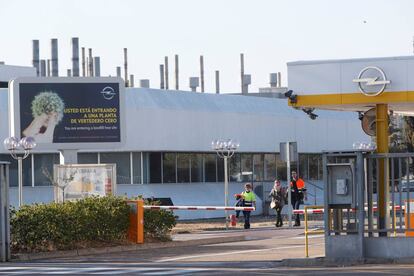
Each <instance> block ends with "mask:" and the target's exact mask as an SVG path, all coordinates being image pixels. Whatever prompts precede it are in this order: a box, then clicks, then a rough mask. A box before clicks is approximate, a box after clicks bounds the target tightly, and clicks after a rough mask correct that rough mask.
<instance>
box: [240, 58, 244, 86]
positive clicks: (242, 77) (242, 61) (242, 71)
mask: <svg viewBox="0 0 414 276" xmlns="http://www.w3.org/2000/svg"><path fill="white" fill-rule="evenodd" d="M240 76H241V92H242V94H244V93H245V92H244V91H243V89H244V83H243V81H244V54H240Z"/></svg>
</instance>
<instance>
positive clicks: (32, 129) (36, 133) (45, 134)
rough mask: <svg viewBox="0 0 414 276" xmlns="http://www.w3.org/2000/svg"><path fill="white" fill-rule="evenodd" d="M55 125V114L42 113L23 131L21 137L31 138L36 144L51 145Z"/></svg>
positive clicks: (56, 116)
mask: <svg viewBox="0 0 414 276" xmlns="http://www.w3.org/2000/svg"><path fill="white" fill-rule="evenodd" d="M57 124H58V113H57V112H51V113H49V114H45V113H43V114H41V115H39V116H37V117H35V118H34V119H33V121H32V122H31V123H30V125H29V126H28V127H27V128H26V129H25V130H24V131H23V136H26V137H27V136H31V137H33V138H35V140H36V142H38V143H52V142H53V133H54V131H55V127H56V125H57Z"/></svg>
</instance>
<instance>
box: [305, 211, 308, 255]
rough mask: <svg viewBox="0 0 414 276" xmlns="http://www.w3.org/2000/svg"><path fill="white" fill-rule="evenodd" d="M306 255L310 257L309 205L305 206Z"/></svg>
mask: <svg viewBox="0 0 414 276" xmlns="http://www.w3.org/2000/svg"><path fill="white" fill-rule="evenodd" d="M304 215H305V256H306V258H308V257H309V243H308V242H309V241H308V206H305V214H304Z"/></svg>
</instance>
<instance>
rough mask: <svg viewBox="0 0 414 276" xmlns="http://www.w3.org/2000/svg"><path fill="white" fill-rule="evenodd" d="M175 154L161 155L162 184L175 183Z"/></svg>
mask: <svg viewBox="0 0 414 276" xmlns="http://www.w3.org/2000/svg"><path fill="white" fill-rule="evenodd" d="M175 158H176V154H175V153H163V155H162V173H163V183H176V182H177V171H176V167H175V164H176V160H175Z"/></svg>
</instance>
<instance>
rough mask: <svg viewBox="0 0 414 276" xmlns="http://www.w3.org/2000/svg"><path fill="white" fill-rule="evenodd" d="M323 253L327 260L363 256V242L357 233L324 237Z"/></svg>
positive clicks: (355, 258)
mask: <svg viewBox="0 0 414 276" xmlns="http://www.w3.org/2000/svg"><path fill="white" fill-rule="evenodd" d="M325 255H326V258H327V259H328V260H337V259H349V260H360V259H363V258H364V250H363V242H362V240H361V237H360V236H358V235H346V236H345V235H338V236H328V237H325Z"/></svg>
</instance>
